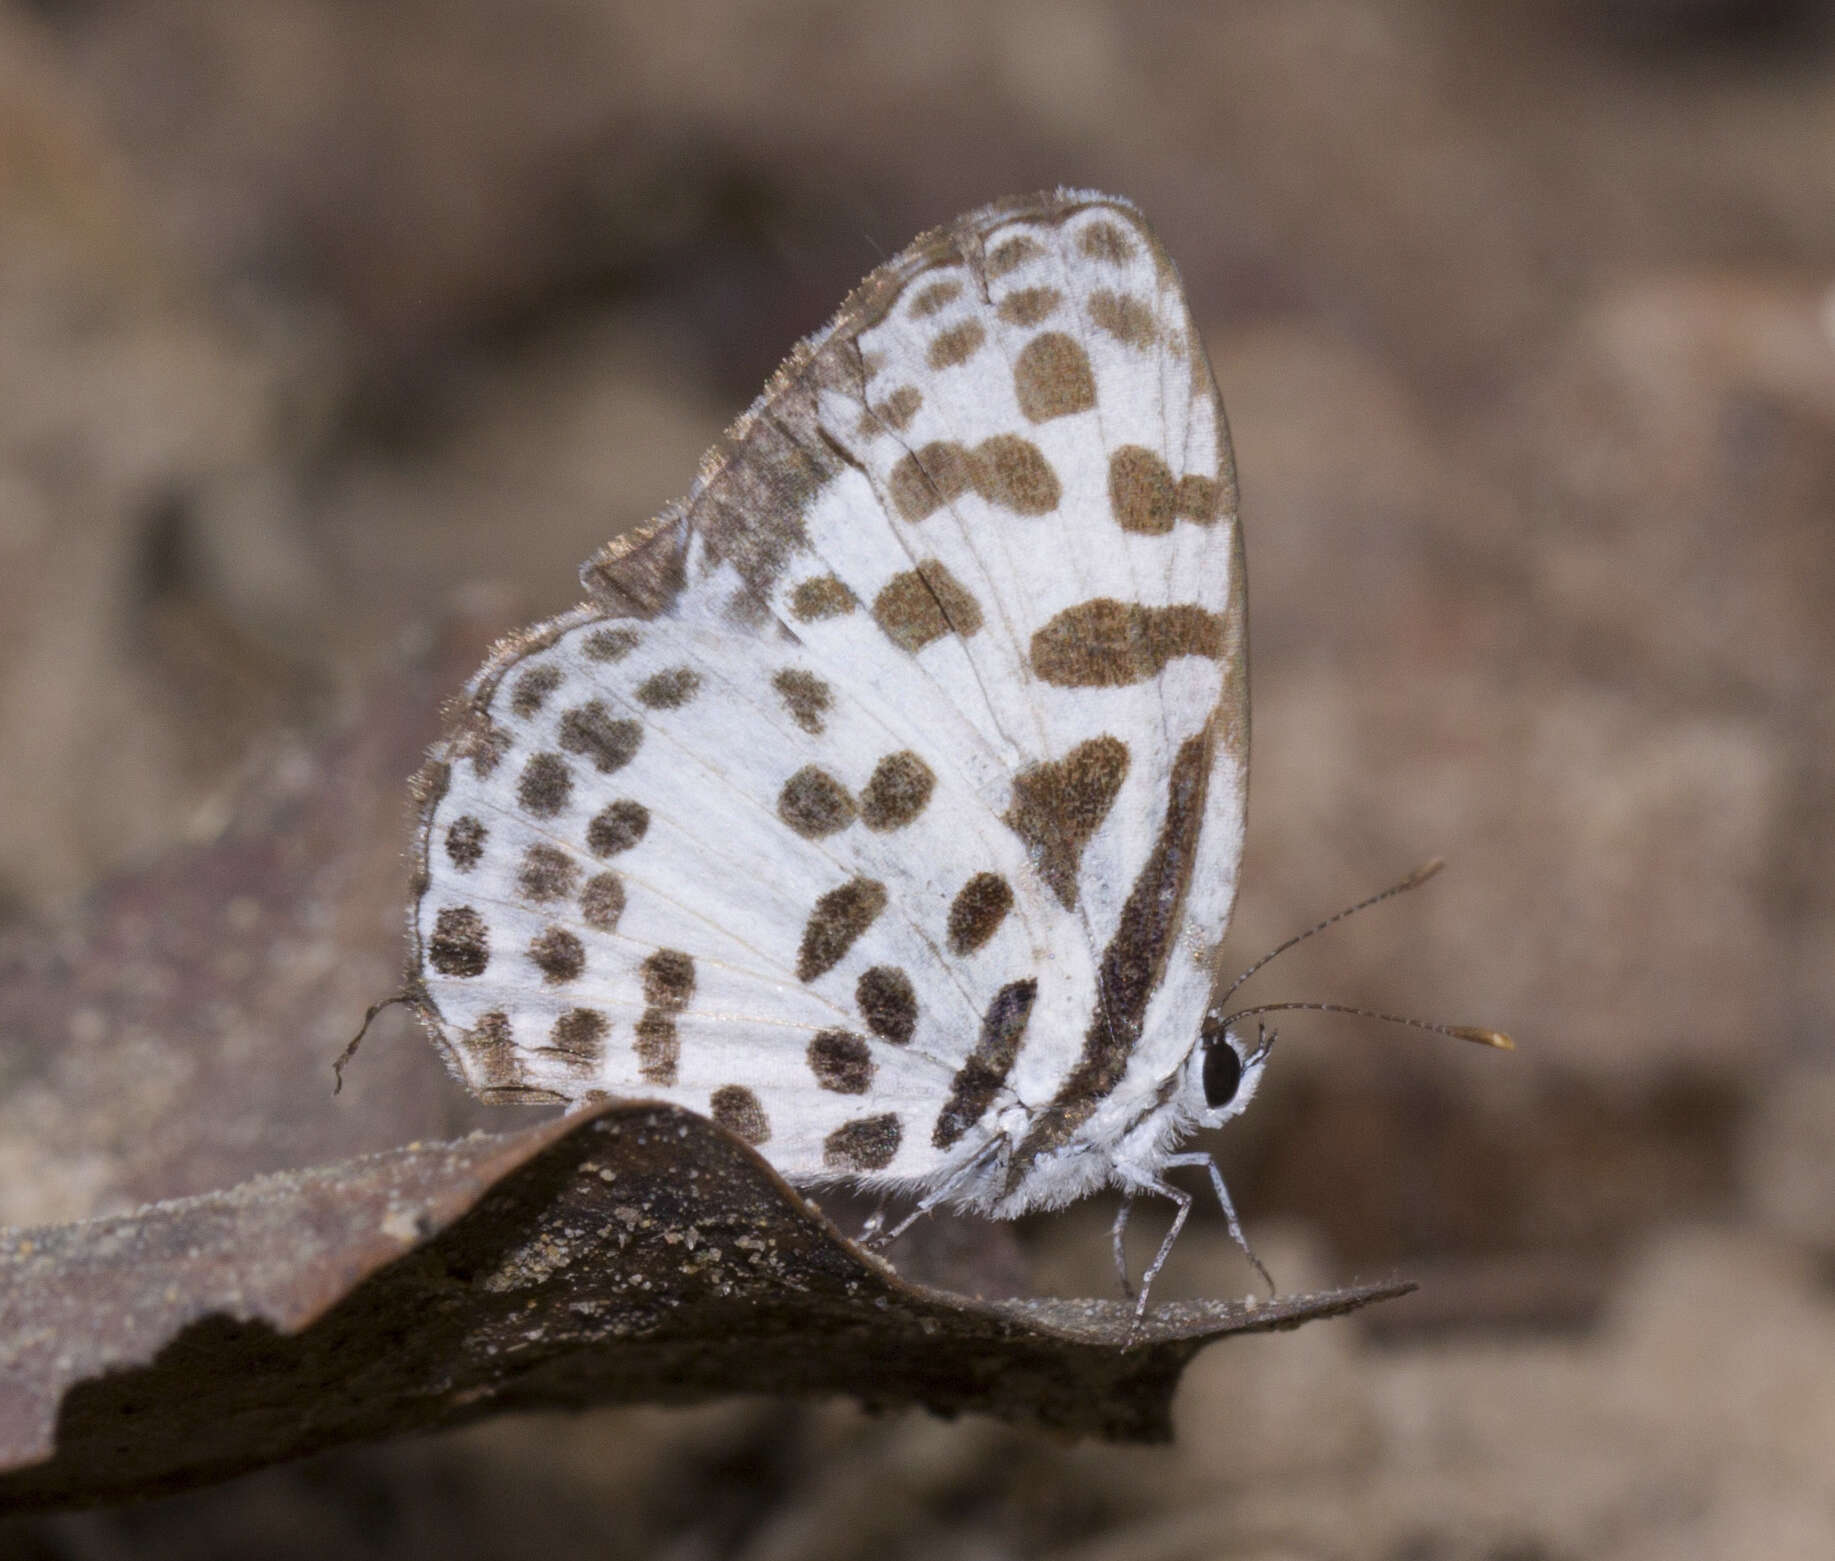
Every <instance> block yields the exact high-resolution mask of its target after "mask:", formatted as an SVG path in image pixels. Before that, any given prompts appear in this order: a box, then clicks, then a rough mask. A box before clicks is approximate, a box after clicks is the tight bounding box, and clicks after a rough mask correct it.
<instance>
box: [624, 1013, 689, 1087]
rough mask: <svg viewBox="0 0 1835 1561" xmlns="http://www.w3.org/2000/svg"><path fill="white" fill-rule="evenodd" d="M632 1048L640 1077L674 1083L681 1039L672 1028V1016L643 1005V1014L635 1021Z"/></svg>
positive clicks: (663, 1082) (680, 1056) (678, 1063)
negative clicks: (633, 1048) (634, 1037)
mask: <svg viewBox="0 0 1835 1561" xmlns="http://www.w3.org/2000/svg"><path fill="white" fill-rule="evenodd" d="M635 1049H636V1052H637V1076H638V1077H639V1078H640V1079H642V1080H643V1081H644V1082H645V1083H646V1084H673V1083H675V1074H676V1069H677V1067H678V1066H679V1065H680V1063H681V1060H682V1042H681V1038H680V1037H679V1036H678V1035H677V1034H676V1032H675V1020H674V1019H672V1018H670V1016H669V1015H668V1014H666V1013H662V1012H659V1011H658V1010H657V1009H654V1008H647V1009H645V1010H644V1016H643V1018H641V1019H639V1020H638V1021H637V1026H636V1041H635Z"/></svg>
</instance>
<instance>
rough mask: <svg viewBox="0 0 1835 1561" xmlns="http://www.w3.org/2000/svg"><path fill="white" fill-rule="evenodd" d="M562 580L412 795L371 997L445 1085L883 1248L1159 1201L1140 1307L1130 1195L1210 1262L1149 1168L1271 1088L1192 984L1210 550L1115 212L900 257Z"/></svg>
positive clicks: (1170, 1163) (1227, 739) (1238, 633)
mask: <svg viewBox="0 0 1835 1561" xmlns="http://www.w3.org/2000/svg"><path fill="white" fill-rule="evenodd" d="M582 580H583V582H584V585H585V587H586V590H587V593H588V599H587V601H586V602H585V603H584V604H583V605H582V606H579V607H577V608H575V609H574V610H573V611H571V612H568V613H565V614H563V615H562V616H561V617H558V618H555V619H553V620H551V621H549V622H546V623H542V624H539V625H536V626H535V627H532V628H529V629H526V630H524V631H522V632H520V633H518V634H515V635H513V636H511V637H510V638H509V639H507V640H505V641H504V642H503V643H501V644H500V645H498V646H497V647H496V648H495V650H494V652H493V653H492V655H491V656H490V659H489V661H488V662H487V664H486V665H485V666H484V668H483V669H482V670H481V671H480V672H479V673H478V674H477V675H476V677H475V678H474V679H473V681H472V683H471V684H470V686H469V688H468V690H467V692H466V693H465V696H464V698H463V700H462V701H461V702H460V704H459V705H458V706H457V707H456V709H455V711H454V712H453V713H452V714H451V716H450V718H449V723H448V727H447V730H446V732H445V735H444V736H443V738H442V739H441V740H440V742H439V743H438V745H437V746H436V748H435V749H434V751H433V754H432V756H431V758H430V761H429V762H428V764H427V766H426V768H425V769H424V771H423V772H422V774H421V776H420V777H419V781H418V786H419V797H420V825H419V833H418V842H419V843H418V863H417V865H418V871H417V875H416V886H415V892H414V899H413V908H412V912H411V943H412V956H411V990H412V991H413V992H414V995H415V998H416V1002H417V1004H418V1006H419V1008H420V1010H421V1012H422V1014H423V1016H424V1018H425V1019H426V1021H427V1022H428V1024H429V1026H430V1028H431V1030H432V1032H433V1034H434V1036H435V1039H436V1040H437V1042H438V1043H439V1045H440V1047H441V1049H442V1051H443V1052H444V1055H445V1057H446V1060H447V1061H448V1063H449V1064H450V1066H451V1067H452V1068H453V1070H454V1071H455V1072H456V1073H457V1074H458V1075H459V1077H460V1078H461V1079H462V1080H463V1081H464V1082H465V1083H466V1084H467V1085H469V1086H470V1088H471V1089H472V1090H473V1091H474V1092H476V1093H477V1094H478V1095H480V1096H481V1097H483V1098H484V1099H486V1100H489V1101H539V1102H590V1101H594V1100H597V1099H601V1098H604V1097H607V1096H632V1095H636V1096H643V1097H656V1098H660V1099H663V1100H667V1101H671V1102H675V1103H677V1104H680V1105H682V1106H686V1107H689V1108H691V1109H693V1110H695V1111H699V1112H703V1113H705V1114H706V1115H708V1116H710V1117H711V1118H712V1119H713V1120H714V1121H715V1122H717V1123H719V1124H720V1125H722V1126H723V1127H725V1128H727V1129H729V1130H730V1131H732V1132H733V1133H735V1134H737V1135H738V1136H739V1137H740V1138H742V1139H744V1140H745V1141H747V1142H748V1143H750V1144H752V1145H754V1146H755V1147H756V1148H757V1149H758V1151H759V1152H760V1153H761V1154H762V1155H763V1156H764V1157H765V1158H766V1159H767V1160H768V1161H769V1162H770V1163H771V1164H772V1165H774V1166H775V1167H776V1168H777V1169H778V1171H780V1172H781V1173H782V1174H783V1175H784V1176H785V1177H786V1178H787V1179H788V1180H790V1181H792V1182H793V1183H798V1184H802V1185H808V1186H820V1185H823V1184H833V1183H848V1184H853V1185H856V1186H859V1187H861V1188H864V1189H867V1190H870V1191H877V1192H880V1193H882V1194H889V1195H891V1194H903V1195H909V1196H911V1197H914V1198H915V1199H916V1203H917V1207H916V1210H915V1212H916V1213H921V1212H923V1211H925V1210H927V1209H930V1208H933V1207H936V1206H937V1205H939V1204H948V1205H953V1206H956V1207H959V1208H962V1209H965V1210H971V1211H976V1212H979V1213H982V1214H985V1215H989V1216H993V1217H996V1218H1012V1217H1014V1216H1017V1215H1020V1214H1024V1213H1026V1212H1028V1211H1030V1210H1035V1209H1051V1208H1057V1207H1060V1206H1062V1205H1064V1204H1067V1203H1069V1202H1071V1201H1072V1200H1074V1199H1077V1198H1081V1197H1083V1196H1085V1195H1086V1194H1090V1193H1093V1192H1096V1191H1098V1190H1100V1189H1103V1188H1108V1187H1118V1188H1120V1189H1121V1190H1122V1192H1123V1193H1124V1194H1126V1195H1128V1196H1129V1198H1130V1199H1131V1198H1132V1197H1133V1196H1135V1195H1142V1194H1152V1195H1158V1196H1161V1197H1165V1198H1168V1199H1170V1200H1172V1202H1173V1203H1174V1205H1175V1206H1176V1209H1177V1213H1176V1215H1175V1219H1174V1223H1173V1226H1172V1230H1171V1232H1170V1233H1169V1234H1168V1236H1167V1238H1166V1240H1165V1242H1164V1243H1163V1244H1162V1246H1161V1248H1160V1251H1159V1253H1158V1256H1157V1257H1156V1258H1155V1260H1154V1263H1153V1265H1152V1267H1151V1268H1150V1269H1149V1270H1148V1271H1147V1273H1146V1275H1145V1282H1144V1283H1143V1285H1142V1287H1141V1290H1140V1306H1141V1307H1142V1308H1144V1307H1145V1304H1146V1295H1147V1289H1148V1287H1149V1286H1150V1284H1151V1280H1152V1277H1153V1274H1154V1273H1156V1272H1157V1271H1158V1268H1159V1265H1160V1263H1162V1262H1163V1261H1164V1259H1165V1255H1166V1253H1167V1252H1168V1251H1169V1250H1170V1248H1171V1244H1172V1241H1173V1239H1174V1238H1176V1236H1177V1234H1178V1231H1179V1228H1180V1227H1181V1226H1182V1225H1183V1224H1184V1221H1185V1218H1186V1215H1187V1214H1188V1212H1189V1210H1190V1208H1191V1203H1192V1198H1191V1195H1190V1194H1189V1193H1187V1192H1185V1191H1184V1190H1183V1189H1181V1188H1179V1187H1178V1186H1176V1185H1175V1184H1173V1183H1172V1182H1170V1181H1168V1180H1167V1175H1166V1173H1167V1172H1168V1171H1169V1170H1170V1169H1173V1168H1175V1167H1180V1166H1192V1167H1201V1168H1204V1169H1206V1170H1208V1172H1209V1176H1210V1179H1211V1184H1212V1187H1213V1189H1214V1191H1215V1193H1216V1196H1217V1198H1218V1200H1219V1202H1220V1203H1221V1205H1222V1208H1223V1210H1224V1213H1225V1216H1226V1218H1227V1220H1228V1222H1229V1226H1230V1230H1231V1232H1232V1234H1233V1236H1234V1237H1235V1239H1236V1240H1237V1241H1238V1242H1239V1244H1241V1245H1242V1247H1243V1249H1244V1251H1245V1252H1247V1251H1248V1250H1249V1249H1248V1243H1247V1242H1246V1240H1244V1238H1243V1235H1242V1230H1241V1226H1240V1224H1239V1222H1238V1220H1237V1217H1236V1213H1235V1210H1234V1209H1233V1207H1232V1206H1231V1202H1230V1197H1229V1193H1228V1191H1227V1190H1226V1188H1225V1186H1224V1182H1223V1179H1222V1177H1221V1175H1220V1174H1219V1173H1218V1171H1217V1167H1216V1165H1215V1164H1214V1162H1213V1161H1212V1160H1211V1158H1210V1156H1209V1155H1206V1154H1202V1153H1196V1152H1182V1151H1181V1149H1180V1145H1181V1143H1182V1141H1183V1140H1185V1139H1186V1138H1187V1137H1188V1136H1189V1135H1190V1134H1191V1133H1192V1132H1193V1131H1195V1130H1197V1129H1200V1128H1215V1127H1218V1126H1220V1125H1222V1124H1223V1123H1224V1122H1227V1121H1228V1120H1229V1119H1230V1118H1232V1117H1234V1116H1236V1115H1237V1114H1239V1113H1240V1112H1241V1111H1242V1110H1243V1109H1244V1108H1245V1107H1246V1106H1247V1105H1248V1103H1249V1102H1250V1100H1251V1099H1252V1098H1253V1097H1254V1095H1255V1092H1256V1088H1257V1086H1258V1084H1259V1083H1260V1080H1261V1076H1262V1071H1263V1067H1264V1064H1265V1061H1266V1058H1267V1050H1268V1039H1269V1038H1268V1037H1266V1036H1264V1035H1262V1034H1261V1033H1260V1032H1259V1031H1258V1033H1257V1035H1256V1036H1255V1037H1249V1036H1248V1035H1246V1034H1244V1033H1238V1030H1237V1028H1236V1027H1235V1026H1234V1025H1233V1024H1232V1023H1231V1022H1230V1016H1229V1015H1227V1014H1226V1013H1225V1012H1224V1008H1223V998H1224V994H1225V992H1226V990H1227V989H1228V987H1229V983H1227V982H1225V981H1224V980H1222V979H1221V977H1220V974H1219V971H1220V966H1219V950H1220V946H1221V944H1222V942H1223V938H1224V934H1225V933H1226V931H1227V930H1228V928H1229V924H1230V916H1231V910H1232V907H1233V905H1234V902H1235V898H1236V890H1237V880H1238V877H1239V872H1240V867H1241V862H1242V850H1243V829H1244V813H1245V807H1246V800H1247V785H1248V758H1249V696H1248V644H1247V622H1246V601H1245V595H1244V572H1243V543H1242V531H1241V527H1240V525H1239V524H1238V520H1237V489H1236V479H1235V471H1234V465H1233V462H1232V457H1231V450H1230V441H1229V434H1228V430H1227V427H1226V425H1225V421H1224V413H1223V406H1222V403H1221V401H1220V399H1219V396H1218V392H1217V387H1216V382H1215V380H1214V378H1213V376H1212V372H1211V366H1210V363H1209V360H1208V358H1207V357H1206V354H1205V349H1204V345H1203V342H1202V340H1201V339H1200V336H1199V333H1198V331H1197V329H1196V327H1195V326H1194V324H1193V321H1192V318H1191V313H1190V310H1189V308H1188V306H1187V303H1186V299H1185V295H1184V292H1183V289H1182V287H1181V284H1180V281H1179V277H1178V273H1177V272H1176V270H1175V269H1174V267H1173V264H1172V261H1171V259H1170V258H1169V257H1168V255H1167V253H1166V251H1165V250H1164V248H1163V247H1162V246H1161V244H1160V242H1159V241H1158V240H1157V239H1156V238H1155V236H1154V234H1153V233H1152V231H1151V230H1150V229H1149V228H1148V226H1147V224H1146V222H1145V221H1144V219H1143V218H1142V216H1141V214H1140V212H1139V211H1138V210H1137V209H1136V208H1135V207H1134V206H1133V205H1132V204H1131V203H1130V202H1128V201H1126V200H1122V199H1117V198H1115V197H1111V196H1105V195H1100V194H1095V193H1092V192H1080V191H1068V190H1061V191H1057V192H1054V193H1047V194H1040V195H1034V196H1029V197H1022V198H1017V199H1009V200H1005V201H1001V202H998V203H996V204H994V205H991V206H987V207H985V208H983V209H981V210H979V211H975V212H973V213H970V214H969V215H967V216H964V217H961V218H960V219H958V220H957V221H955V222H953V223H951V224H950V225H948V226H947V227H944V228H940V229H938V230H936V231H934V232H931V233H928V234H926V235H924V236H922V237H920V238H919V239H917V240H916V241H915V242H914V243H912V244H911V246H910V247H909V248H907V249H906V250H904V251H903V252H902V253H901V254H899V255H897V256H896V257H895V258H893V259H892V260H890V261H888V262H887V263H886V264H884V265H882V266H881V267H880V268H879V269H878V270H876V271H874V272H873V273H872V275H870V276H869V277H867V278H866V280H865V281H864V282H862V283H861V284H860V286H859V287H858V288H856V289H855V291H854V292H853V293H852V295H851V296H850V297H849V298H848V299H847V301H846V302H845V303H844V304H843V305H842V307H841V310H840V312H839V313H838V314H837V315H836V316H835V318H834V320H833V322H832V323H831V324H830V325H829V326H828V327H827V328H826V329H825V330H823V331H821V332H819V333H818V334H817V335H815V336H813V337H811V338H809V339H808V340H807V341H805V342H803V343H802V344H801V345H800V346H798V347H797V348H796V349H795V351H794V352H792V354H791V355H790V358H789V360H788V361H787V362H786V363H785V364H784V365H783V367H782V368H781V369H780V370H779V371H778V372H777V374H776V375H775V376H774V377H773V378H772V380H771V381H770V383H769V384H768V385H767V386H766V388H765V390H764V393H763V394H762V395H761V396H760V397H759V399H758V400H757V401H756V402H755V403H754V404H753V406H752V407H751V409H750V410H749V411H747V412H746V413H745V415H744V416H743V417H741V418H740V419H739V420H738V422H736V423H735V424H734V425H733V426H732V428H731V429H730V430H729V431H728V432H727V434H726V435H725V437H724V438H723V439H722V440H721V441H720V442H719V443H718V444H717V445H716V446H715V447H714V448H713V449H712V450H711V451H709V453H708V454H707V456H706V457H705V458H704V460H703V461H702V464H701V468H700V472H699V475H698V476H697V478H696V479H695V482H694V485H693V488H692V491H691V492H690V493H689V495H688V496H687V498H685V499H683V500H681V501H680V502H678V503H676V504H674V505H672V506H670V507H669V508H668V509H667V510H665V511H664V513H663V514H662V515H661V517H660V518H659V519H657V520H656V521H655V522H654V524H652V525H650V526H648V527H647V528H645V529H643V530H641V531H638V532H636V533H634V534H631V535H629V536H626V537H622V538H619V539H617V540H615V541H613V542H611V543H609V544H608V545H607V546H605V547H604V548H603V549H602V550H601V551H600V552H599V553H598V554H597V555H596V556H595V557H593V558H592V559H590V560H589V561H588V562H587V563H586V565H585V566H584V568H583V570H582ZM1127 1207H1128V1204H1127V1203H1124V1205H1123V1218H1124V1219H1125V1215H1126V1209H1127ZM1120 1233H1121V1222H1119V1221H1118V1223H1117V1228H1116V1246H1117V1255H1118V1259H1119V1255H1120ZM1251 1256H1252V1254H1251ZM1258 1267H1259V1265H1258ZM1122 1272H1123V1281H1124V1285H1125V1284H1126V1268H1125V1265H1124V1266H1123V1270H1122ZM1264 1275H1265V1271H1264Z"/></svg>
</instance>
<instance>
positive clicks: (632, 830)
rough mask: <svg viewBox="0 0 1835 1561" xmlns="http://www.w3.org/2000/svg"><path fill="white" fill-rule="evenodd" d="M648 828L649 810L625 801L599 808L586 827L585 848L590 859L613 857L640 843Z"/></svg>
mask: <svg viewBox="0 0 1835 1561" xmlns="http://www.w3.org/2000/svg"><path fill="white" fill-rule="evenodd" d="M649 827H650V810H649V809H648V808H646V807H645V806H644V805H643V804H642V803H641V802H633V801H631V800H630V798H628V797H621V798H620V799H619V800H618V801H616V802H613V803H611V804H609V805H608V806H606V807H604V808H601V809H600V810H599V812H598V813H596V814H595V815H594V816H593V821H592V822H591V823H590V824H588V825H587V826H586V848H587V850H589V851H591V852H592V854H593V855H594V856H616V855H617V854H618V853H619V852H620V851H629V850H630V849H631V847H632V846H634V845H636V844H637V842H638V841H640V840H642V839H643V837H644V833H645V831H646V830H648V829H649Z"/></svg>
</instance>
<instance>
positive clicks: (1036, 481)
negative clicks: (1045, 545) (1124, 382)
mask: <svg viewBox="0 0 1835 1561" xmlns="http://www.w3.org/2000/svg"><path fill="white" fill-rule="evenodd" d="M1091 395H1092V404H1094V399H1093V398H1094V389H1093V387H1092V391H1091ZM1066 410H1074V409H1071V408H1067V409H1066ZM1048 415H1050V416H1054V417H1055V416H1057V415H1058V414H1057V413H1051V414H1048ZM1035 421H1036V420H1035ZM975 479H976V480H975V491H976V492H977V493H979V494H980V495H981V496H982V497H983V498H984V499H986V500H987V501H988V502H989V503H990V504H998V505H1000V507H1001V508H1002V509H1010V510H1012V511H1013V513H1014V514H1016V515H1049V514H1050V513H1051V512H1052V511H1053V510H1055V509H1056V508H1057V507H1058V500H1059V499H1061V498H1062V497H1063V496H1064V487H1063V484H1061V483H1060V482H1059V481H1058V474H1057V473H1056V472H1054V471H1053V470H1052V469H1051V462H1049V461H1048V460H1046V459H1045V452H1044V451H1043V450H1041V449H1040V448H1039V447H1038V446H1037V445H1035V444H1034V443H1033V442H1032V441H1031V440H1030V439H1022V438H1020V437H1019V435H1017V434H996V435H994V437H993V438H992V439H984V440H983V441H982V442H981V443H980V444H979V445H977V446H976V447H975Z"/></svg>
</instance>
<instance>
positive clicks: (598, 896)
mask: <svg viewBox="0 0 1835 1561" xmlns="http://www.w3.org/2000/svg"><path fill="white" fill-rule="evenodd" d="M623 914H624V884H623V882H622V881H621V880H620V879H619V877H618V875H617V874H616V873H597V874H595V875H594V876H593V877H591V878H589V879H587V880H586V887H585V888H584V889H582V890H581V891H580V917H581V919H582V920H583V921H585V923H586V925H587V926H589V927H591V928H593V929H594V930H595V931H598V932H616V931H617V930H618V918H619V917H620V916H622V915H623Z"/></svg>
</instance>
